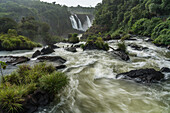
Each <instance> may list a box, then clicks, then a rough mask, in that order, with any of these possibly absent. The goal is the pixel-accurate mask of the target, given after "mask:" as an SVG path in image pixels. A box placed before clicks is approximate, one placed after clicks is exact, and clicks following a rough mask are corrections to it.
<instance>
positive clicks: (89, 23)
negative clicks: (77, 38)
mask: <svg viewBox="0 0 170 113" xmlns="http://www.w3.org/2000/svg"><path fill="white" fill-rule="evenodd" d="M75 17H76V19H77V20H78V23H77V21H76V19H75V18H74V15H71V16H70V21H71V24H72V27H73V29H77V30H79V31H86V30H87V29H88V28H90V27H91V26H92V21H91V20H90V18H89V17H88V16H87V15H86V21H85V22H84V23H83V24H82V22H81V20H80V19H79V18H78V16H77V15H76V14H75Z"/></svg>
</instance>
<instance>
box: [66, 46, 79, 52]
mask: <svg viewBox="0 0 170 113" xmlns="http://www.w3.org/2000/svg"><path fill="white" fill-rule="evenodd" d="M65 50H67V51H70V52H77V50H76V48H75V47H67V48H65Z"/></svg>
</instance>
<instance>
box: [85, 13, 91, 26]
mask: <svg viewBox="0 0 170 113" xmlns="http://www.w3.org/2000/svg"><path fill="white" fill-rule="evenodd" d="M86 18H87V25H88V28H90V27H91V26H92V23H91V21H90V18H89V17H88V16H87V15H86Z"/></svg>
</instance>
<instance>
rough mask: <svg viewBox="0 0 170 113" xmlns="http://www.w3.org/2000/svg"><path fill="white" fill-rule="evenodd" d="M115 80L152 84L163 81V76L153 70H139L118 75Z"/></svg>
mask: <svg viewBox="0 0 170 113" xmlns="http://www.w3.org/2000/svg"><path fill="white" fill-rule="evenodd" d="M116 78H121V79H127V80H134V81H135V82H140V83H142V82H143V83H153V82H157V81H160V80H161V79H163V78H164V75H163V74H162V73H161V72H160V71H156V70H155V69H139V70H132V71H130V72H126V73H120V74H118V75H116Z"/></svg>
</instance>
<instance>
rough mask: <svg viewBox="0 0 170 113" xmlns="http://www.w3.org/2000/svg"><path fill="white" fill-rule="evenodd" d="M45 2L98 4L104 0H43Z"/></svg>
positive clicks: (87, 5) (69, 4) (71, 4)
mask: <svg viewBox="0 0 170 113" xmlns="http://www.w3.org/2000/svg"><path fill="white" fill-rule="evenodd" d="M41 1H45V2H54V1H55V2H56V3H57V4H61V5H66V6H77V5H81V6H86V7H89V6H93V7H94V6H96V4H97V3H99V2H102V0H41Z"/></svg>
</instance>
